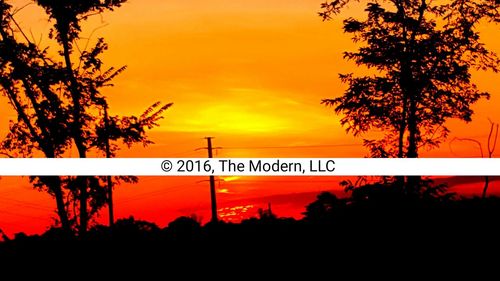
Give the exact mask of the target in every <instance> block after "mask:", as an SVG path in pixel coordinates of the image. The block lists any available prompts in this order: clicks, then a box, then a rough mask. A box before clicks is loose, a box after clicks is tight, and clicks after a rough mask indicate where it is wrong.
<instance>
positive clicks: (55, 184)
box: [42, 176, 71, 234]
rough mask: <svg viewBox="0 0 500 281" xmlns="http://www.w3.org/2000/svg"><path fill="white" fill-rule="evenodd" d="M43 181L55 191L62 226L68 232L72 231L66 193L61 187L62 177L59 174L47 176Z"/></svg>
mask: <svg viewBox="0 0 500 281" xmlns="http://www.w3.org/2000/svg"><path fill="white" fill-rule="evenodd" d="M42 181H43V182H45V183H46V185H47V186H48V187H49V188H50V190H52V192H54V197H55V198H56V206H57V215H58V216H59V220H60V221H61V227H62V229H63V230H64V232H65V233H66V234H70V233H71V225H70V223H69V219H68V212H67V211H66V206H65V204H64V194H63V192H62V188H61V178H60V177H58V176H47V177H43V179H42Z"/></svg>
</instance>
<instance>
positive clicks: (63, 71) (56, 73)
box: [0, 0, 172, 234]
mask: <svg viewBox="0 0 500 281" xmlns="http://www.w3.org/2000/svg"><path fill="white" fill-rule="evenodd" d="M123 2H125V1H104V2H103V1H69V0H68V1H57V2H54V1H37V3H38V4H39V5H40V6H42V7H43V8H45V10H46V12H47V14H48V15H49V16H50V18H51V19H53V20H54V28H53V30H52V31H51V36H50V37H51V38H53V39H55V40H56V42H57V43H58V46H59V47H60V48H61V51H60V52H59V53H58V54H59V57H57V56H56V58H59V60H57V59H51V58H49V54H48V48H47V49H44V50H40V49H39V47H38V46H36V45H35V44H33V43H31V42H30V41H29V39H28V38H27V37H26V36H24V37H22V38H21V39H22V40H24V41H25V43H23V42H21V40H20V39H18V38H17V35H16V32H20V33H21V34H23V33H22V30H21V29H20V27H19V25H18V24H17V22H16V21H15V20H14V18H13V16H12V12H11V11H10V9H11V7H10V6H9V5H8V4H6V3H5V1H1V2H0V4H1V5H0V7H1V8H2V19H1V20H2V21H1V27H2V28H1V33H0V35H1V36H2V45H1V46H0V48H2V53H1V58H0V59H1V61H0V62H1V65H0V66H1V70H2V72H1V77H0V79H1V80H0V83H1V84H0V86H1V89H2V92H3V93H4V95H5V96H7V97H8V98H9V101H10V104H11V105H12V107H13V108H14V109H15V110H16V112H17V115H18V119H17V121H11V126H10V132H9V134H8V136H7V137H6V139H5V140H4V141H3V143H2V148H3V149H4V150H6V151H9V152H11V153H12V152H15V153H16V154H17V155H21V156H25V157H30V156H32V155H33V153H35V152H36V151H41V152H43V154H44V156H45V157H63V156H64V153H65V152H66V151H68V150H69V149H71V146H73V145H74V146H75V147H76V148H77V150H78V154H79V155H78V156H79V157H80V158H85V157H87V154H88V153H89V152H90V151H96V152H98V151H102V152H105V154H106V157H114V156H115V155H116V151H117V150H118V149H119V148H120V147H123V146H127V147H130V146H131V145H133V144H135V143H142V144H143V145H148V144H150V143H151V141H150V140H149V139H148V138H147V135H146V131H147V130H148V129H152V128H153V127H155V126H158V121H159V120H160V119H161V118H162V114H163V112H164V111H165V110H166V109H167V108H169V107H170V106H171V105H172V104H171V103H170V104H165V105H162V104H161V103H159V102H157V103H155V104H153V105H152V106H151V107H149V108H148V109H147V110H146V111H145V112H144V113H143V114H142V115H141V116H138V117H137V116H115V115H110V114H109V106H108V102H107V99H106V97H105V96H104V95H103V94H102V92H101V91H102V89H103V88H104V87H108V86H112V85H113V84H112V83H111V81H112V80H113V78H115V77H116V76H117V75H119V74H120V73H121V72H123V71H124V70H125V67H121V68H118V69H115V68H113V67H111V68H108V69H105V68H104V67H103V62H102V60H101V58H100V55H101V54H102V53H103V52H104V51H105V50H107V48H108V46H107V44H106V43H105V42H104V39H102V38H99V39H98V40H97V42H96V44H95V46H94V47H93V48H91V49H89V50H83V51H81V52H79V54H76V52H75V50H74V48H73V46H74V45H75V43H74V42H76V41H77V40H78V39H79V33H80V31H81V27H80V23H81V21H84V20H85V19H86V18H87V17H89V16H90V15H92V14H94V13H100V12H102V11H104V10H106V9H108V10H112V9H113V8H114V7H118V6H120V4H121V3H123ZM72 59H76V60H77V61H78V64H73V63H72ZM122 144H123V145H122ZM32 180H33V181H34V183H35V186H37V187H40V188H45V187H46V188H47V190H48V191H49V193H51V194H54V196H55V197H56V202H57V206H58V215H59V217H60V220H61V224H62V225H63V227H64V228H65V229H69V228H70V225H71V224H73V225H78V227H79V230H80V233H81V234H83V233H85V231H86V230H87V228H88V222H89V219H90V218H91V217H92V216H93V215H94V214H96V213H97V212H98V211H99V209H100V208H102V207H103V206H104V205H105V204H106V203H107V202H109V200H108V198H107V196H108V195H107V192H106V190H107V189H108V188H110V187H111V186H112V185H110V183H111V178H110V177H32ZM120 181H128V182H136V181H137V178H135V177H116V178H115V182H120ZM69 213H72V215H69Z"/></svg>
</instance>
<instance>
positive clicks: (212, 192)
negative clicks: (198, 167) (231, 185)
mask: <svg viewBox="0 0 500 281" xmlns="http://www.w3.org/2000/svg"><path fill="white" fill-rule="evenodd" d="M205 139H206V140H207V150H208V158H213V153H212V149H213V147H212V139H213V137H206V138H205ZM210 200H211V202H212V222H214V223H216V222H218V221H219V217H218V216H217V197H216V194H215V177H214V176H213V175H212V176H210Z"/></svg>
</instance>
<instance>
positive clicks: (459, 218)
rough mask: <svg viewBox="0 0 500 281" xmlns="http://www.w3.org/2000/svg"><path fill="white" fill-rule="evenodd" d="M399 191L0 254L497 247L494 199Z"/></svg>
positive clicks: (425, 251)
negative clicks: (293, 211)
mask: <svg viewBox="0 0 500 281" xmlns="http://www.w3.org/2000/svg"><path fill="white" fill-rule="evenodd" d="M401 190H402V189H401V188H400V187H398V186H396V184H395V183H385V184H384V183H375V184H366V185H363V186H360V187H356V188H354V189H353V190H352V191H351V196H350V197H346V198H339V197H337V196H335V195H334V194H332V193H329V192H322V193H320V194H319V195H318V196H317V199H316V200H315V201H314V202H312V203H310V204H309V205H307V206H306V207H305V211H304V213H303V214H304V217H303V218H302V219H294V218H282V217H278V216H277V215H276V214H274V213H272V212H271V211H270V210H260V211H259V213H258V215H257V216H256V217H253V218H249V219H245V220H243V221H242V222H241V223H230V222H223V221H221V222H219V223H207V224H205V225H203V224H202V223H201V222H200V220H199V219H198V218H197V217H196V216H191V217H188V216H183V217H179V218H177V219H176V220H174V221H172V222H171V223H169V224H168V226H166V227H163V228H162V227H160V226H158V225H156V224H154V223H151V222H147V221H143V220H137V219H135V218H133V217H129V218H125V219H119V220H117V221H116V223H115V225H114V226H113V227H112V228H110V227H108V226H104V225H95V226H94V227H92V228H90V229H89V231H88V233H87V234H86V235H85V236H83V237H78V236H74V235H68V234H67V233H66V232H64V231H63V230H62V229H61V228H51V229H50V230H48V231H47V232H45V233H43V234H41V235H32V236H28V235H26V234H23V233H18V234H16V235H15V236H14V237H12V238H11V239H10V240H7V241H4V242H3V243H0V256H1V258H2V259H5V260H10V261H13V260H14V261H15V260H19V261H23V262H27V261H30V260H31V261H43V260H44V258H46V257H47V256H50V257H52V256H54V257H56V258H55V259H51V262H63V263H64V262H66V263H68V264H67V266H71V263H72V262H71V261H73V260H74V259H75V258H79V257H80V258H81V257H89V258H91V260H92V263H93V264H99V263H101V262H103V263H104V264H105V262H106V261H107V260H113V261H116V262H128V263H132V262H146V263H147V262H155V263H156V262H160V261H164V260H165V259H168V260H170V259H173V260H175V262H176V263H192V264H193V265H195V264H204V263H206V262H211V263H213V262H215V260H214V259H215V258H216V257H223V260H221V261H220V262H221V263H224V264H226V265H227V264H228V263H229V264H233V263H235V264H238V261H239V260H241V259H243V260H248V259H249V257H255V256H257V257H262V261H266V262H270V261H272V260H279V261H288V262H292V261H295V262H297V261H298V260H301V261H307V262H311V261H317V260H322V259H323V258H327V259H331V258H341V259H344V258H345V259H351V258H356V259H360V258H362V259H366V258H368V259H372V258H375V260H374V262H375V261H376V259H377V256H378V255H379V254H381V253H383V254H384V255H389V258H396V257H403V256H405V257H408V256H412V257H414V258H415V257H416V256H419V255H425V259H426V262H431V261H432V260H434V261H436V262H437V261H438V260H439V259H445V258H446V259H449V258H458V257H459V256H460V257H462V256H463V253H464V252H465V251H467V252H469V253H470V251H484V250H491V251H493V249H495V247H496V246H498V243H499V237H500V236H499V234H500V230H499V226H500V220H499V218H500V198H497V197H489V198H486V199H483V198H457V197H455V196H453V194H450V193H443V194H440V195H436V196H428V195H426V194H424V193H421V196H420V197H414V196H413V195H412V196H408V195H406V194H404V193H402V192H401ZM431 252H432V253H433V254H432V256H430V255H429V253H431ZM478 253H479V252H478ZM325 255H326V256H325ZM455 255H458V256H455ZM478 255H479V254H478ZM478 258H479V257H478ZM396 259H398V258H396ZM323 261H324V260H323ZM378 262H380V261H378ZM104 264H100V265H99V266H103V265H104ZM96 266H97V265H96ZM92 269H95V267H92Z"/></svg>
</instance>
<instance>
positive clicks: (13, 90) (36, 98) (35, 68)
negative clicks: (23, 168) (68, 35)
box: [0, 1, 70, 231]
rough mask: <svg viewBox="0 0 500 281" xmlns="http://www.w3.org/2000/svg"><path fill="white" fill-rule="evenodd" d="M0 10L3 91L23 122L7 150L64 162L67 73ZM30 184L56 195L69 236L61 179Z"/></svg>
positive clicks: (15, 124)
mask: <svg viewBox="0 0 500 281" xmlns="http://www.w3.org/2000/svg"><path fill="white" fill-rule="evenodd" d="M0 9H1V14H0V16H1V19H0V25H1V26H0V36H1V44H0V54H1V56H0V87H1V90H2V93H3V94H4V95H5V96H6V97H7V98H8V100H9V103H10V105H11V106H12V107H13V109H14V110H15V111H16V113H17V116H18V119H17V120H16V121H11V123H10V126H9V134H8V135H7V137H6V138H5V139H4V140H3V142H2V149H3V150H7V151H9V152H11V153H14V157H17V156H21V157H30V156H32V154H33V151H40V152H42V153H43V154H44V156H45V157H49V158H54V157H59V156H61V155H62V153H63V152H64V151H65V149H66V148H67V147H68V145H69V135H68V134H67V131H68V127H67V124H66V123H65V120H67V119H69V115H68V112H67V110H66V108H65V107H64V106H63V104H64V102H63V101H62V100H61V98H60V96H59V95H58V94H57V88H58V85H59V84H60V82H61V81H62V80H63V79H64V75H63V71H62V69H61V68H60V66H59V65H58V64H57V63H55V62H53V61H52V60H50V59H49V58H48V56H47V52H46V50H40V49H38V48H37V46H35V45H34V44H32V43H30V42H29V40H27V39H26V38H27V37H25V39H26V41H27V43H20V42H18V41H17V39H16V38H15V30H16V27H17V23H16V22H15V20H14V18H13V17H12V15H11V6H10V5H8V4H7V3H5V1H0ZM30 180H31V181H32V182H34V184H35V186H37V187H40V188H44V187H46V188H47V191H48V192H49V193H50V194H51V195H54V197H55V199H56V204H57V213H58V216H59V219H60V222H61V225H62V227H63V228H64V229H65V230H66V231H69V230H70V223H69V220H68V215H67V211H66V204H65V202H64V192H63V190H62V182H61V179H60V178H59V177H31V178H30Z"/></svg>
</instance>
